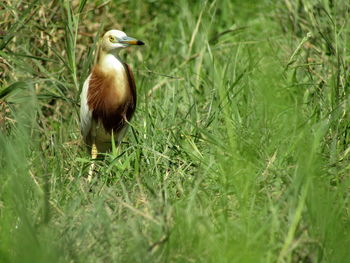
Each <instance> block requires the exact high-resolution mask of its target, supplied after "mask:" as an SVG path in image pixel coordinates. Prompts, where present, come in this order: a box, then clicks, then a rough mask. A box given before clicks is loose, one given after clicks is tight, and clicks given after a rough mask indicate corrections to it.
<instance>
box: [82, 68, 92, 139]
mask: <svg viewBox="0 0 350 263" xmlns="http://www.w3.org/2000/svg"><path fill="white" fill-rule="evenodd" d="M90 77H91V74H90V75H89V77H88V78H87V79H86V80H85V82H84V86H83V90H82V91H81V94H80V129H81V133H82V135H83V137H84V141H86V137H87V136H88V134H89V131H90V129H91V121H92V111H90V110H89V105H88V101H87V95H88V89H89V81H90Z"/></svg>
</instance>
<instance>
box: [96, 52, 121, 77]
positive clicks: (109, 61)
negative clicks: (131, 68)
mask: <svg viewBox="0 0 350 263" xmlns="http://www.w3.org/2000/svg"><path fill="white" fill-rule="evenodd" d="M96 64H97V66H98V67H99V68H100V69H101V70H102V71H104V72H105V73H108V72H110V71H116V72H124V71H125V69H124V66H123V62H122V61H121V60H120V58H119V56H118V53H117V52H116V51H114V52H108V53H107V52H104V51H100V52H99V54H98V58H97V63H96Z"/></svg>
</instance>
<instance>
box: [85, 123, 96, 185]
mask: <svg viewBox="0 0 350 263" xmlns="http://www.w3.org/2000/svg"><path fill="white" fill-rule="evenodd" d="M91 133H92V134H91V137H92V146H91V159H92V163H91V165H90V169H89V176H88V179H87V180H88V182H89V183H90V182H91V180H92V174H93V173H94V170H95V160H96V158H97V154H98V151H97V147H96V143H95V142H96V140H95V138H96V125H95V123H92V129H91Z"/></svg>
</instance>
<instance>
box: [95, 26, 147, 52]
mask: <svg viewBox="0 0 350 263" xmlns="http://www.w3.org/2000/svg"><path fill="white" fill-rule="evenodd" d="M130 45H144V43H143V42H142V41H140V40H137V39H135V38H132V37H129V36H127V35H126V34H125V33H124V32H123V31H120V30H109V31H107V32H106V33H105V34H104V36H103V37H102V40H101V48H102V50H103V51H105V52H107V53H109V52H115V51H118V50H119V49H121V48H125V47H128V46H130Z"/></svg>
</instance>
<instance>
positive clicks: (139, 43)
mask: <svg viewBox="0 0 350 263" xmlns="http://www.w3.org/2000/svg"><path fill="white" fill-rule="evenodd" d="M144 44H145V43H143V42H142V41H141V40H137V45H139V46H143V45H144Z"/></svg>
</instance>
